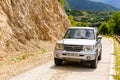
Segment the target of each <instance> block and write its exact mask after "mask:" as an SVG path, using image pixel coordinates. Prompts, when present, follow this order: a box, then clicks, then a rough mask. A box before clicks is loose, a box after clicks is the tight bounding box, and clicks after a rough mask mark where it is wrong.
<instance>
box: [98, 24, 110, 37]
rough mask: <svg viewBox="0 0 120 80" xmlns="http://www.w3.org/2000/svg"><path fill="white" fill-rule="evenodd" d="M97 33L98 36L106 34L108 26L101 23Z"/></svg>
mask: <svg viewBox="0 0 120 80" xmlns="http://www.w3.org/2000/svg"><path fill="white" fill-rule="evenodd" d="M99 32H100V34H103V35H105V34H108V24H107V23H103V24H102V25H101V26H100V27H99Z"/></svg>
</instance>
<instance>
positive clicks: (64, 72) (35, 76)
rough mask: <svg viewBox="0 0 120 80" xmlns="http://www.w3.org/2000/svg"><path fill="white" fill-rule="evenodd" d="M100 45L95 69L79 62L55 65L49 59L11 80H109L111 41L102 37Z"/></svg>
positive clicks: (111, 52)
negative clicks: (100, 55)
mask: <svg viewBox="0 0 120 80" xmlns="http://www.w3.org/2000/svg"><path fill="white" fill-rule="evenodd" d="M102 46H103V51H102V60H101V61H99V63H98V68H97V69H91V68H89V67H88V64H79V63H65V64H63V65H62V66H55V65H54V61H53V60H51V61H49V62H47V63H45V64H43V65H41V66H39V67H37V68H34V69H32V70H30V71H27V72H25V73H23V74H21V75H19V76H17V77H15V78H13V79H11V80H109V75H110V65H111V55H112V54H113V41H112V40H110V39H107V38H103V39H102Z"/></svg>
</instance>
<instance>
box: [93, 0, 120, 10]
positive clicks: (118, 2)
mask: <svg viewBox="0 0 120 80" xmlns="http://www.w3.org/2000/svg"><path fill="white" fill-rule="evenodd" d="M91 1H96V2H103V3H107V4H110V5H112V6H114V7H116V8H120V0H91Z"/></svg>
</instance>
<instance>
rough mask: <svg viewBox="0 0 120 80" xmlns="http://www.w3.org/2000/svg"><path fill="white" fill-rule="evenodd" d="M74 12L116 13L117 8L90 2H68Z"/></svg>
mask: <svg viewBox="0 0 120 80" xmlns="http://www.w3.org/2000/svg"><path fill="white" fill-rule="evenodd" d="M67 1H68V3H69V4H70V6H71V7H72V9H74V10H92V11H115V10H118V9H117V8H115V7H113V6H110V5H108V4H105V3H100V2H93V1H90V0H67Z"/></svg>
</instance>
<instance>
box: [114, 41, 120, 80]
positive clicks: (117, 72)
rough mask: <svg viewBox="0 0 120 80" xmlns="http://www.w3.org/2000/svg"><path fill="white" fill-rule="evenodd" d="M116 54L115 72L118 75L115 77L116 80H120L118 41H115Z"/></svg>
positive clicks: (119, 49)
mask: <svg viewBox="0 0 120 80" xmlns="http://www.w3.org/2000/svg"><path fill="white" fill-rule="evenodd" d="M114 49H115V50H114V54H115V57H116V64H115V70H116V74H115V76H114V78H115V80H120V44H119V43H118V41H117V40H116V39H114Z"/></svg>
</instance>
